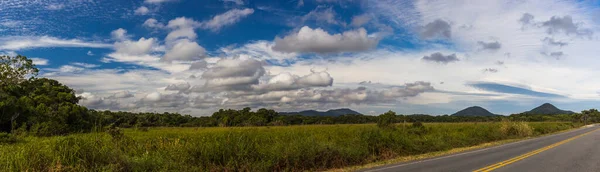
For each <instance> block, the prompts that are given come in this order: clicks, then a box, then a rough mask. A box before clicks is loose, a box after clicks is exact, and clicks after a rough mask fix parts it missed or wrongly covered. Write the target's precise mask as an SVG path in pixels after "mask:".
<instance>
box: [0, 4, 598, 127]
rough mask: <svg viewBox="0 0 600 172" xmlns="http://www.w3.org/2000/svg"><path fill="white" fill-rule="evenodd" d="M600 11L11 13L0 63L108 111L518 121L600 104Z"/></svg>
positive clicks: (305, 8)
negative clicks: (529, 113) (491, 116)
mask: <svg viewBox="0 0 600 172" xmlns="http://www.w3.org/2000/svg"><path fill="white" fill-rule="evenodd" d="M598 4H599V2H598V1H562V0H524V1H502V0H490V1H485V2H484V1H481V2H472V1H458V0H456V1H444V0H434V1H431V0H430V1H420V0H415V1H401V0H381V1H365V0H285V1H250V0H206V1H193V0H140V1H122V0H114V1H109V0H106V1H95V0H71V1H52V0H40V1H16V0H15V1H13V0H8V1H2V2H0V15H1V16H3V17H2V18H1V19H0V54H5V55H16V54H21V55H25V56H27V57H30V58H33V59H34V61H35V63H36V64H37V66H38V68H40V69H41V74H40V76H42V77H48V78H53V79H56V80H59V81H61V82H63V83H65V84H67V85H68V86H70V87H72V88H74V89H76V90H77V94H78V95H80V96H82V97H83V98H84V99H83V100H82V101H81V102H80V103H81V104H82V105H84V106H87V107H90V108H95V109H109V110H125V111H157V112H162V111H169V112H181V113H188V114H192V115H195V116H200V115H210V114H211V113H212V112H213V111H215V110H218V109H220V108H242V107H252V108H263V107H264V108H272V109H276V110H279V111H296V110H306V109H317V110H326V109H331V108H345V107H348V108H352V109H355V110H358V111H361V112H363V113H366V114H379V113H382V112H385V111H387V110H394V111H397V112H398V113H402V114H412V113H427V114H434V115H439V114H452V113H454V112H456V111H458V110H460V109H463V108H465V107H467V106H482V107H485V108H488V109H489V110H490V111H492V112H494V113H498V114H511V113H519V112H522V111H526V110H529V109H531V108H533V107H535V106H537V105H540V104H542V103H545V102H550V103H553V104H555V105H557V106H558V107H560V108H564V109H567V110H574V111H580V110H584V109H588V108H596V107H595V105H596V104H597V103H599V101H597V100H598V98H600V89H599V88H598V87H599V86H600V80H596V79H594V78H595V77H596V76H598V75H599V74H600V70H598V68H597V65H598V64H600V59H598V58H597V57H596V56H597V54H599V53H600V49H598V48H597V45H599V43H600V40H599V38H598V36H597V33H598V31H600V27H599V22H600V21H599V20H598V19H597V16H599V15H600V10H598V9H599V8H598Z"/></svg>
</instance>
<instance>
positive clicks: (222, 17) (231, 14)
mask: <svg viewBox="0 0 600 172" xmlns="http://www.w3.org/2000/svg"><path fill="white" fill-rule="evenodd" d="M252 13H254V10H253V9H250V8H245V9H233V10H229V11H227V12H225V13H223V14H219V15H216V16H214V17H213V18H212V19H211V20H209V21H206V22H203V23H202V28H205V29H209V30H211V31H213V32H217V31H219V30H221V28H223V27H225V26H228V25H232V24H234V23H237V22H238V21H240V20H241V19H242V18H244V17H246V16H248V15H250V14H252Z"/></svg>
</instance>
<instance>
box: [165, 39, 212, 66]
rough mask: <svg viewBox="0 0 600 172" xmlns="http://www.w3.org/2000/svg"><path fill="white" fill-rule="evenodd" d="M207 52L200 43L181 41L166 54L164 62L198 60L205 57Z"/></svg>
mask: <svg viewBox="0 0 600 172" xmlns="http://www.w3.org/2000/svg"><path fill="white" fill-rule="evenodd" d="M205 53H206V50H205V49H204V48H202V47H201V46H200V45H198V43H196V42H192V41H190V40H187V39H181V40H179V41H177V42H176V43H174V45H173V47H171V49H169V50H168V51H167V53H165V55H164V57H163V60H165V61H172V60H183V61H190V60H198V59H200V58H202V57H204V56H205Z"/></svg>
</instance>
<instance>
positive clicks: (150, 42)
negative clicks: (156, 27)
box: [114, 38, 156, 55]
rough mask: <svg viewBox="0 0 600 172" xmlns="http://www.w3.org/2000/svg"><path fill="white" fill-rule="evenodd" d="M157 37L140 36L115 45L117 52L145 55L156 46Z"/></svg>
mask: <svg viewBox="0 0 600 172" xmlns="http://www.w3.org/2000/svg"><path fill="white" fill-rule="evenodd" d="M155 44H156V39H154V38H148V39H146V38H140V39H139V40H137V41H131V40H125V41H122V42H117V43H115V45H114V47H115V49H116V51H117V53H120V54H127V55H144V54H147V53H149V52H150V51H151V50H152V47H153V46H155Z"/></svg>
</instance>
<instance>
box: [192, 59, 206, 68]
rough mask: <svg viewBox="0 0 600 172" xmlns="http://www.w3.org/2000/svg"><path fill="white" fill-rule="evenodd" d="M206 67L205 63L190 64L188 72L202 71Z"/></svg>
mask: <svg viewBox="0 0 600 172" xmlns="http://www.w3.org/2000/svg"><path fill="white" fill-rule="evenodd" d="M207 66H208V64H207V63H206V61H204V60H200V61H196V62H194V63H192V65H191V66H190V70H202V69H206V68H207Z"/></svg>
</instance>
